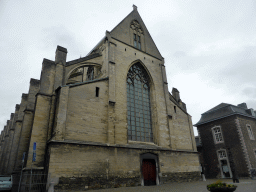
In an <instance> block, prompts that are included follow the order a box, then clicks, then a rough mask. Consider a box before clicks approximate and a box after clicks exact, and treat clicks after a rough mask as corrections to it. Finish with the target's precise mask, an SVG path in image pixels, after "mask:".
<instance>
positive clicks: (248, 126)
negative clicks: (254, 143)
mask: <svg viewBox="0 0 256 192" xmlns="http://www.w3.org/2000/svg"><path fill="white" fill-rule="evenodd" d="M246 127H247V131H248V134H249V137H250V139H251V140H255V139H254V135H253V132H252V128H251V125H246Z"/></svg>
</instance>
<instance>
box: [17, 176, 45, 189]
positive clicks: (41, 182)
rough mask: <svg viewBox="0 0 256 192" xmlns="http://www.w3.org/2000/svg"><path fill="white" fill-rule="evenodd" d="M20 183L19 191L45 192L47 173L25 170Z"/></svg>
mask: <svg viewBox="0 0 256 192" xmlns="http://www.w3.org/2000/svg"><path fill="white" fill-rule="evenodd" d="M21 177H22V178H21V179H20V183H19V187H18V188H19V189H18V191H19V192H45V191H46V182H47V174H45V173H36V172H35V173H32V175H31V173H29V172H25V173H23V174H22V176H21Z"/></svg>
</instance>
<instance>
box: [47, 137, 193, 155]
mask: <svg viewBox="0 0 256 192" xmlns="http://www.w3.org/2000/svg"><path fill="white" fill-rule="evenodd" d="M48 143H49V144H74V145H78V144H79V145H90V146H100V147H113V148H128V149H148V150H156V151H170V152H182V153H184V152H185V153H195V154H198V152H197V151H188V150H173V149H168V148H164V147H159V146H157V145H152V144H150V145H147V144H126V145H118V144H105V143H98V142H91V141H76V140H64V141H57V140H49V141H48Z"/></svg>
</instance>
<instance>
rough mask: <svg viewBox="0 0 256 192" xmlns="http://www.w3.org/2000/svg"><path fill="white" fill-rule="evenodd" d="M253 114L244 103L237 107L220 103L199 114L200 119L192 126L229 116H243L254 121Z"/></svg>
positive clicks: (255, 112) (255, 116) (255, 117)
mask: <svg viewBox="0 0 256 192" xmlns="http://www.w3.org/2000/svg"><path fill="white" fill-rule="evenodd" d="M255 114H256V111H254V110H253V109H248V108H247V105H246V103H241V104H239V105H237V106H236V105H232V104H228V103H221V104H219V105H217V106H216V107H213V108H212V109H210V110H208V111H206V112H204V113H203V114H201V119H200V120H199V121H198V122H197V123H196V124H195V125H194V126H198V125H202V124H205V123H208V122H211V121H215V120H218V119H222V118H225V117H228V116H231V115H243V116H247V117H251V118H254V119H256V115H255Z"/></svg>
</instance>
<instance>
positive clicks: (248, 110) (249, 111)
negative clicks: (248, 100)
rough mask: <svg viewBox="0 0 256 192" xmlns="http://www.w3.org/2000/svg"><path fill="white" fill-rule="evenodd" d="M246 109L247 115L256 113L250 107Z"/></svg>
mask: <svg viewBox="0 0 256 192" xmlns="http://www.w3.org/2000/svg"><path fill="white" fill-rule="evenodd" d="M245 111H246V113H248V114H249V115H251V116H253V117H255V116H256V115H255V113H254V110H253V109H252V108H251V109H247V110H245Z"/></svg>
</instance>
